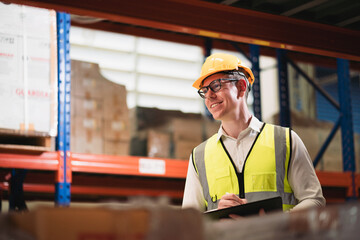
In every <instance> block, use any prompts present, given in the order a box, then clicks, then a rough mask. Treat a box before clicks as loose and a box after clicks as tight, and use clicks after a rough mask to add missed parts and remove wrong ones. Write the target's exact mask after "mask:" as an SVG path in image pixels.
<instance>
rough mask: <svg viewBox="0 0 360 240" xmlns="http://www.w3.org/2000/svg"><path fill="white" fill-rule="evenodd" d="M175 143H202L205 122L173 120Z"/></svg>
mask: <svg viewBox="0 0 360 240" xmlns="http://www.w3.org/2000/svg"><path fill="white" fill-rule="evenodd" d="M172 129H173V136H174V141H177V140H191V141H197V142H201V141H202V139H203V122H202V120H201V119H199V120H198V119H183V118H175V119H173V120H172Z"/></svg>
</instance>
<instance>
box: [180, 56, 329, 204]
mask: <svg viewBox="0 0 360 240" xmlns="http://www.w3.org/2000/svg"><path fill="white" fill-rule="evenodd" d="M254 80H255V79H254V75H253V73H252V71H251V70H250V68H247V67H246V66H244V65H243V64H241V61H240V60H239V59H238V58H237V57H235V56H232V55H229V54H223V53H217V54H213V55H211V56H209V57H208V58H207V59H206V61H205V63H204V64H203V66H202V69H201V76H200V78H199V79H197V80H196V81H195V82H194V84H193V87H195V88H197V89H198V93H199V95H200V96H201V97H202V98H204V99H205V104H206V107H207V108H208V110H209V111H210V113H211V114H212V116H213V117H214V119H216V120H220V121H221V126H220V129H219V131H218V133H217V134H215V135H214V136H212V137H211V138H209V139H208V140H206V141H205V142H203V143H202V144H200V145H199V146H197V147H196V148H194V150H193V152H192V154H191V156H190V161H189V168H188V173H187V178H186V184H185V191H184V198H183V207H184V208H186V207H193V208H197V209H199V210H200V211H205V210H211V209H217V208H218V209H221V208H226V207H230V206H235V205H240V204H244V203H247V202H252V201H257V200H262V199H265V198H271V197H275V196H281V197H282V200H283V210H284V211H287V210H290V209H294V210H295V209H302V208H308V207H313V206H324V205H325V199H324V197H323V194H322V190H321V186H320V183H319V180H318V178H317V176H316V174H315V170H314V167H313V164H312V161H311V159H310V157H309V154H308V152H307V150H306V148H305V146H304V144H303V142H302V141H301V139H300V138H299V136H298V135H297V134H296V133H295V132H294V131H292V130H290V129H289V128H283V127H280V126H274V125H271V124H265V123H263V122H260V121H259V120H258V119H257V118H256V117H255V116H253V115H252V114H251V113H250V111H249V109H248V107H247V95H248V93H249V91H250V90H251V86H252V84H253V82H254Z"/></svg>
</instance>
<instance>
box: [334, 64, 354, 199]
mask: <svg viewBox="0 0 360 240" xmlns="http://www.w3.org/2000/svg"><path fill="white" fill-rule="evenodd" d="M337 74H338V91H339V102H340V111H341V114H342V117H341V122H340V125H341V139H342V153H343V169H344V171H350V172H352V173H353V194H352V198H356V188H355V175H354V173H355V151H354V131H353V119H352V109H351V94H350V93H351V91H350V73H349V61H348V60H345V59H339V58H338V59H337Z"/></svg>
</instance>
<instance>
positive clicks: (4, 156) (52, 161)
mask: <svg viewBox="0 0 360 240" xmlns="http://www.w3.org/2000/svg"><path fill="white" fill-rule="evenodd" d="M59 159H60V153H59V152H44V153H42V154H39V155H26V154H11V153H1V154H0V168H24V169H34V170H52V171H56V170H58V167H59Z"/></svg>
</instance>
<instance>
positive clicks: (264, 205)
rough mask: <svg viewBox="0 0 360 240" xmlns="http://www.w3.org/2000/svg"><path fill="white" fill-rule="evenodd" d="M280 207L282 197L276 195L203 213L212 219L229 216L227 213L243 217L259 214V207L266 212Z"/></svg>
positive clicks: (278, 209)
mask: <svg viewBox="0 0 360 240" xmlns="http://www.w3.org/2000/svg"><path fill="white" fill-rule="evenodd" d="M282 208H283V207H282V199H281V197H280V196H278V197H273V198H268V199H263V200H259V201H255V202H250V203H246V204H243V205H238V206H233V207H229V208H223V209H213V210H209V211H206V212H204V215H205V216H208V217H209V218H211V219H213V220H217V219H221V218H229V214H236V215H239V216H243V217H245V216H250V215H256V214H259V211H260V210H261V209H264V211H265V212H266V213H268V212H271V211H280V210H282Z"/></svg>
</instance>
